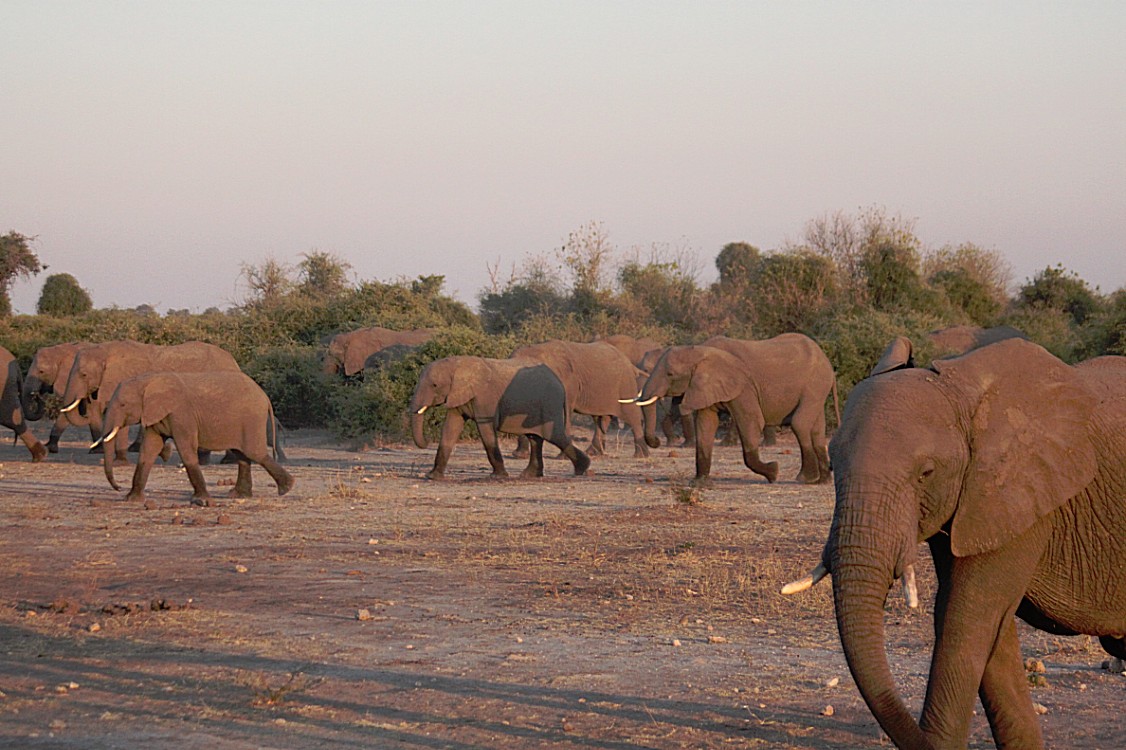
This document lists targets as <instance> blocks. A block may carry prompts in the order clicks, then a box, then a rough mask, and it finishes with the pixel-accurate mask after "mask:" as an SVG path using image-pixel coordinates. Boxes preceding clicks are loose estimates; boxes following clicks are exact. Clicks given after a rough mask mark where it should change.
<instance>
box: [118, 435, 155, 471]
mask: <svg viewBox="0 0 1126 750" xmlns="http://www.w3.org/2000/svg"><path fill="white" fill-rule="evenodd" d="M143 434H144V428H142V429H141V430H139V431H138V433H137V439H138V440H142V435H143ZM155 439H156V438H154V440H155ZM142 442H143V440H142ZM161 442H162V444H163V441H161ZM139 450H140V447H139V446H138V451H139ZM113 462H114V463H115V464H127V463H129V430H126V429H122V430H121V431H120V432H118V433H117V437H115V438H114V439H113Z"/></svg>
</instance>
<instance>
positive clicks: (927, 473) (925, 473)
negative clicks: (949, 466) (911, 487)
mask: <svg viewBox="0 0 1126 750" xmlns="http://www.w3.org/2000/svg"><path fill="white" fill-rule="evenodd" d="M932 474H934V467H933V466H928V467H926V468H925V469H923V470H922V471H920V472H919V481H920V482H925V481H926V480H928V479H930V478H931V475H932Z"/></svg>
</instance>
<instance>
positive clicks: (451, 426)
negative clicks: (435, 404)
mask: <svg viewBox="0 0 1126 750" xmlns="http://www.w3.org/2000/svg"><path fill="white" fill-rule="evenodd" d="M464 426H465V417H463V416H462V415H461V412H458V411H456V410H454V409H450V410H448V411H447V412H446V421H445V422H443V423H442V434H441V436H440V437H439V438H438V452H437V453H435V454H434V468H433V469H431V470H430V471H429V473H427V475H426V478H427V479H445V478H446V464H448V463H449V461H450V454H452V453H453V452H454V448H455V447H456V446H457V440H458V438H459V437H461V428H462V427H464Z"/></svg>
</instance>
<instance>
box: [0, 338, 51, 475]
mask: <svg viewBox="0 0 1126 750" xmlns="http://www.w3.org/2000/svg"><path fill="white" fill-rule="evenodd" d="M22 380H23V377H22V374H21V373H20V365H19V362H17V361H16V358H15V357H14V356H12V353H11V352H10V351H8V350H7V349H5V348H4V347H2V346H0V426H2V427H7V428H8V429H10V430H13V431H14V432H15V433H16V436H17V437H19V439H20V440H22V441H23V444H24V445H26V446H27V449H28V450H29V451H31V460H32V461H35V462H39V461H42V460H43V459H44V458H46V457H47V449H46V448H44V447H43V444H42V443H40V442H39V440H38V439H37V438H36V437H35V435H32V434H31V431H30V430H28V429H27V422H25V421H24V417H23V409H22V408H21V406H20V384H21V381H22Z"/></svg>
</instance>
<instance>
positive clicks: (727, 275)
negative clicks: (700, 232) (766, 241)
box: [715, 242, 762, 292]
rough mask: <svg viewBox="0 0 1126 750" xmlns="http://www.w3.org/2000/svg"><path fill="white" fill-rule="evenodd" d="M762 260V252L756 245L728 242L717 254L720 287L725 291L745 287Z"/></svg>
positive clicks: (716, 264) (716, 262)
mask: <svg viewBox="0 0 1126 750" xmlns="http://www.w3.org/2000/svg"><path fill="white" fill-rule="evenodd" d="M761 262H762V252H761V251H760V250H759V249H758V248H757V247H755V246H754V245H749V244H747V243H746V242H728V243H727V244H726V245H724V246H723V249H722V250H720V251H719V255H717V256H715V267H716V270H717V271H719V286H720V289H721V290H722V291H725V292H726V291H739V290H742V289H745V288H746V286H747V283H748V282H749V281H750V278H751V274H753V273H754V272H755V270H756V269H757V268H758V266H759V264H760V263H761Z"/></svg>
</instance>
